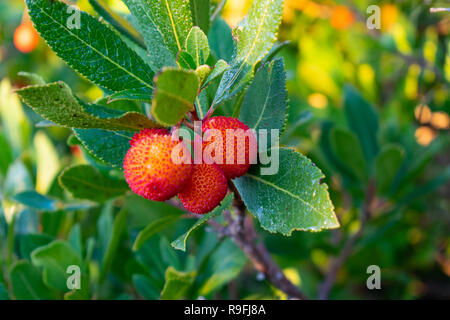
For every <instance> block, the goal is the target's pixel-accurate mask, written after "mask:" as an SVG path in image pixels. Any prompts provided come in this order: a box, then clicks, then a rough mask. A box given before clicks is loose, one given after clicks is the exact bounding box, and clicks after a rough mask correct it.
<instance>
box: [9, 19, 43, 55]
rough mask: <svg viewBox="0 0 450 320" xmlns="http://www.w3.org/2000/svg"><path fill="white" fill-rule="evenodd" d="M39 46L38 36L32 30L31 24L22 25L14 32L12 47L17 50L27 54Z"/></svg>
mask: <svg viewBox="0 0 450 320" xmlns="http://www.w3.org/2000/svg"><path fill="white" fill-rule="evenodd" d="M38 44H39V35H38V33H37V32H36V30H35V29H34V28H33V25H32V24H31V22H25V23H22V24H21V25H20V26H18V27H17V29H16V31H15V32H14V45H15V46H16V48H17V50H19V51H20V52H23V53H29V52H31V51H33V50H34V49H36V47H37V45H38Z"/></svg>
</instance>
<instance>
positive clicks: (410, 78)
mask: <svg viewBox="0 0 450 320" xmlns="http://www.w3.org/2000/svg"><path fill="white" fill-rule="evenodd" d="M420 71H421V67H420V66H419V65H418V64H413V65H411V66H410V67H409V70H408V75H407V76H406V80H405V96H406V97H407V98H408V99H411V100H414V99H416V98H417V95H418V87H419V84H418V81H419V75H420Z"/></svg>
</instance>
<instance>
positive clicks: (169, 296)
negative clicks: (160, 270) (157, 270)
mask: <svg viewBox="0 0 450 320" xmlns="http://www.w3.org/2000/svg"><path fill="white" fill-rule="evenodd" d="M165 278H166V283H165V284H164V288H163V290H162V292H161V300H179V299H181V298H183V297H184V295H185V293H186V291H187V290H188V289H189V287H190V286H191V285H192V283H193V282H194V280H195V271H192V272H189V273H188V272H180V271H177V270H175V269H174V268H173V267H168V268H167V270H166V274H165Z"/></svg>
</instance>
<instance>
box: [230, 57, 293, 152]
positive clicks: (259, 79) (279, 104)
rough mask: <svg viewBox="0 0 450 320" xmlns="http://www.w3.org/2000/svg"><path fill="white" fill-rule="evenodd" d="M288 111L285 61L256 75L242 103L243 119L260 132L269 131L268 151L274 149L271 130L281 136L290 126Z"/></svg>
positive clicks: (280, 61)
mask: <svg viewBox="0 0 450 320" xmlns="http://www.w3.org/2000/svg"><path fill="white" fill-rule="evenodd" d="M287 109H288V104H287V91H286V74H285V71H284V62H283V60H282V59H277V60H274V61H272V62H270V63H268V64H266V65H265V66H264V67H263V68H262V69H260V70H259V71H258V72H257V73H256V75H255V79H254V80H253V82H252V84H251V85H250V87H249V89H248V91H247V93H246V95H245V97H244V100H243V102H242V106H241V111H240V115H239V119H240V120H241V121H242V122H244V123H245V124H246V125H248V126H249V128H251V129H254V130H256V132H258V130H260V129H266V130H267V133H268V136H267V143H268V145H267V148H268V149H270V147H271V139H272V133H271V129H278V130H279V134H280V135H281V132H282V131H283V127H284V125H285V122H286V117H287ZM260 151H262V150H260Z"/></svg>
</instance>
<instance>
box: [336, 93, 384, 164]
mask: <svg viewBox="0 0 450 320" xmlns="http://www.w3.org/2000/svg"><path fill="white" fill-rule="evenodd" d="M344 109H345V115H346V118H347V122H348V125H349V127H350V128H351V129H352V130H353V132H355V133H356V135H357V136H358V139H359V141H360V143H361V146H362V148H363V151H364V156H365V157H366V160H367V163H368V164H369V165H370V164H371V163H372V160H373V159H374V158H375V156H376V155H377V153H378V142H377V132H378V114H377V113H376V111H375V109H374V108H373V107H372V106H371V105H370V104H369V103H368V102H367V101H366V100H365V99H364V98H363V97H362V96H361V94H360V93H359V92H357V91H356V90H355V89H354V88H353V87H351V86H346V87H345V89H344Z"/></svg>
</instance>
